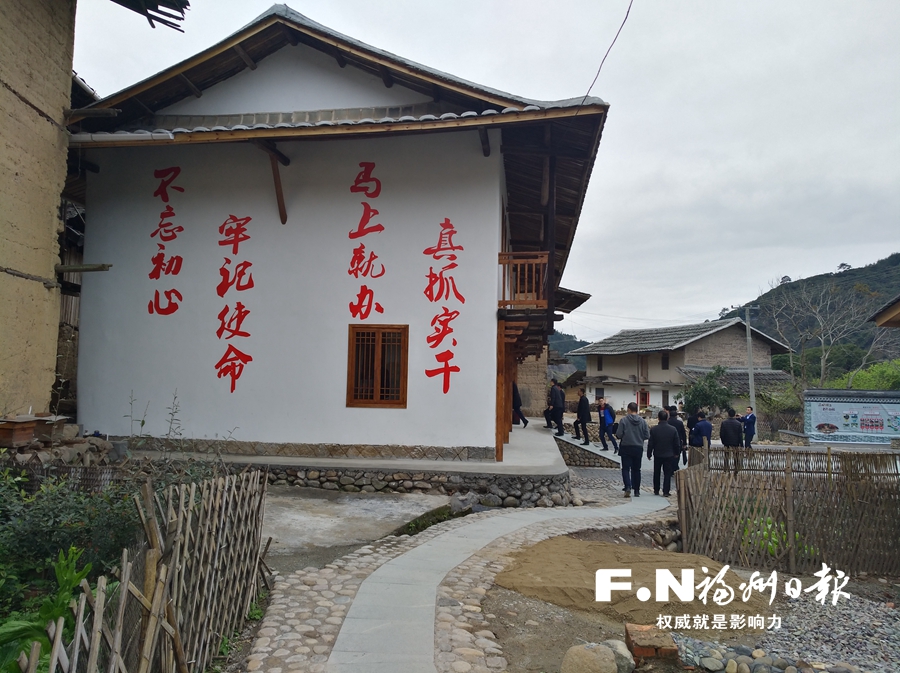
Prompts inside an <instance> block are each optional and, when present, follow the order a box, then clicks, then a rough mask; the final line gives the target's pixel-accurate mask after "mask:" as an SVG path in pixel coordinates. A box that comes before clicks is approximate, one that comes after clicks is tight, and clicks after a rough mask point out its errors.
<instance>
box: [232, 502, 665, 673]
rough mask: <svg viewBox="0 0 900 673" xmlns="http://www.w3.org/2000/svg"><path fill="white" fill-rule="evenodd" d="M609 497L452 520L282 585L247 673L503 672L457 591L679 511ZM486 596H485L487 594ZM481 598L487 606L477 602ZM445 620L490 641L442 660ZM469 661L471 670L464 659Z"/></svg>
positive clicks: (495, 649)
mask: <svg viewBox="0 0 900 673" xmlns="http://www.w3.org/2000/svg"><path fill="white" fill-rule="evenodd" d="M603 491H605V494H604V495H603V496H601V497H602V499H603V501H604V502H603V504H605V505H606V506H605V507H567V508H560V507H555V508H533V509H505V510H494V511H490V512H482V513H480V514H476V515H470V516H468V517H465V518H462V519H454V520H450V521H446V522H444V523H441V524H438V525H436V526H433V527H432V528H429V529H428V530H426V531H424V532H423V533H420V534H419V535H416V536H414V537H407V536H402V537H399V538H385V539H384V540H382V541H380V542H378V543H373V544H372V545H367V546H365V547H362V548H360V549H358V550H356V551H354V552H353V553H350V554H347V555H346V556H344V557H342V558H340V559H337V560H336V561H335V562H334V563H332V564H328V565H326V566H325V568H322V569H317V568H306V569H303V570H297V571H296V572H294V573H291V574H289V575H287V576H282V577H280V578H278V580H277V582H276V586H275V590H274V591H273V593H272V596H271V599H272V600H271V604H270V606H269V608H268V610H267V612H266V616H265V618H264V620H263V623H262V624H261V628H260V630H259V632H258V638H257V640H256V641H255V643H254V646H253V649H252V651H251V654H250V656H249V657H248V661H247V664H246V670H248V671H254V672H257V673H261V672H266V673H291V672H294V673H301V672H304V673H323V672H327V673H381V672H382V671H385V672H386V671H391V672H392V673H393V672H396V671H403V672H404V673H436V672H440V673H443V672H445V671H446V672H448V673H452V672H453V671H462V670H466V671H472V672H473V673H474V672H475V671H491V672H492V673H493V672H494V671H501V670H504V669H505V668H506V663H505V659H503V658H502V652H501V649H500V645H499V644H496V643H492V642H489V640H490V638H493V635H492V634H491V633H490V631H489V630H486V629H488V628H489V625H488V622H486V621H484V620H485V616H484V615H483V614H481V609H480V608H479V607H477V606H476V605H475V603H477V600H476V601H473V600H466V601H465V602H464V603H462V604H461V603H460V602H458V601H456V600H449V598H448V596H449V594H448V589H447V586H448V582H449V583H450V584H451V585H452V584H453V583H454V582H461V584H459V585H456V586H457V590H460V591H463V592H464V593H465V592H466V591H468V590H473V587H478V586H480V587H485V588H489V587H490V586H491V585H492V583H493V576H494V575H495V574H496V572H499V570H500V569H502V562H500V561H498V560H497V559H498V558H500V557H502V556H503V555H504V554H506V553H511V552H513V551H515V550H517V549H520V548H523V547H527V546H528V545H529V544H533V543H534V542H536V541H538V540H540V539H546V538H548V537H554V536H556V535H564V534H567V533H569V532H573V531H575V530H579V529H583V528H586V527H592V528H595V527H599V528H603V527H615V526H619V525H623V524H626V523H634V522H637V521H640V520H649V519H654V518H658V517H659V516H660V515H661V514H662V510H664V509H666V508H667V507H669V506H670V503H669V502H668V501H667V500H666V499H664V498H660V497H654V496H652V495H649V494H648V495H646V496H645V497H642V498H632V499H630V500H624V501H622V500H620V499H619V498H620V497H621V493H620V492H618V490H617V489H616V490H614V489H613V488H608V487H607V488H604V489H603ZM607 494H608V497H607ZM620 503H621V504H620ZM487 558H489V559H491V560H490V561H486V560H485V559H487ZM479 573H480V574H479ZM485 573H487V574H485ZM460 578H461V579H460ZM474 590H475V591H479V590H478V589H474ZM480 591H481V594H482V595H483V593H484V590H480ZM454 595H462V594H454ZM472 598H476V599H477V598H479V597H478V596H477V595H476V594H472V595H469V599H472ZM448 606H455V607H448ZM442 619H443V620H450V619H455V620H456V623H457V625H459V624H461V625H462V627H463V628H467V622H466V620H467V619H468V620H470V623H471V627H470V630H471V631H474V632H476V635H474V636H473V635H472V634H471V633H466V632H465V631H463V630H461V629H460V628H454V629H453V630H452V633H453V636H452V637H453V638H454V639H456V638H457V637H458V636H460V635H461V636H468V637H469V638H473V639H474V638H477V637H479V636H478V635H477V634H482V635H481V636H480V638H481V640H474V642H473V645H471V646H469V647H468V648H466V647H462V648H461V649H460V648H456V646H454V649H453V652H452V653H451V652H448V651H446V650H445V651H443V652H442V651H441V650H440V649H439V648H436V634H438V633H443V634H444V635H446V636H448V637H449V636H450V633H449V632H441V631H439V630H438V626H439V625H440V620H442ZM436 620H438V621H437V623H436ZM443 626H444V627H446V626H447V624H446V623H445V624H443ZM485 638H487V640H485ZM479 643H480V645H479ZM479 648H480V649H479ZM464 656H465V657H469V658H470V659H469V660H470V661H471V665H470V664H469V663H467V661H463V659H460V658H458V657H464ZM436 660H437V662H438V663H437V664H436Z"/></svg>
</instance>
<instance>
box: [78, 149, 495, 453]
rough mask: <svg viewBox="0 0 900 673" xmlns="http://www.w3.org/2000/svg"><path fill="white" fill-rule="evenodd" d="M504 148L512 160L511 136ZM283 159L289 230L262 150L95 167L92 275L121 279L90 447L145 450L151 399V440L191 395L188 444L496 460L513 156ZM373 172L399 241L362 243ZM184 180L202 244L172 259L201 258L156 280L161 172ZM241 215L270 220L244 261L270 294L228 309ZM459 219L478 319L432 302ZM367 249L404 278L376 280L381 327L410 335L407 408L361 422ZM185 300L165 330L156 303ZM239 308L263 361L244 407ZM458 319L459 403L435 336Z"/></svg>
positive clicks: (97, 312)
mask: <svg viewBox="0 0 900 673" xmlns="http://www.w3.org/2000/svg"><path fill="white" fill-rule="evenodd" d="M493 133H494V132H492V134H493ZM492 142H493V144H494V146H495V147H498V146H499V137H496V136H494V137H492ZM279 149H281V150H282V151H283V152H285V153H286V154H288V155H289V156H290V157H291V165H290V166H289V167H281V175H282V182H283V185H284V191H285V198H286V202H287V212H288V218H289V219H288V223H287V225H285V226H282V225H281V223H280V222H279V219H278V211H277V205H276V201H275V194H274V188H273V183H272V174H271V169H270V166H269V159H268V156H267V155H266V154H264V153H263V152H261V151H260V150H258V149H256V148H254V147H252V146H250V145H246V144H233V145H203V146H193V147H177V148H176V147H166V148H128V149H108V150H102V151H96V152H92V153H91V161H94V162H96V163H98V164H99V165H100V169H101V170H100V173H99V174H98V175H92V176H91V179H90V181H89V184H88V203H89V224H88V232H87V236H86V241H85V262H86V263H97V262H105V263H111V264H113V268H112V269H111V270H110V271H108V272H105V273H96V274H86V276H85V279H84V285H83V289H82V303H81V338H80V340H79V343H80V353H79V420H80V421H81V422H83V423H84V425H85V428H86V429H87V430H90V431H93V430H99V431H101V432H103V433H109V434H114V435H123V434H128V433H129V432H130V431H131V428H130V421H129V418H127V417H126V416H127V415H128V414H129V413H130V408H129V397H130V396H131V394H132V393H133V395H134V398H135V403H134V407H133V413H134V415H135V417H136V418H140V417H141V416H143V414H144V409H145V406H146V405H147V404H148V403H149V408H148V410H147V418H146V420H147V425H146V427H145V431H146V432H148V433H149V434H152V435H156V436H160V435H164V434H165V432H166V408H167V407H169V406H171V404H172V399H173V395H174V393H175V391H176V390H177V393H178V403H179V405H180V412H179V414H178V417H179V418H180V421H181V424H182V426H183V428H184V434H185V436H187V437H197V438H201V437H207V438H208V437H215V436H219V437H221V436H223V435H226V434H228V433H232V436H233V437H234V438H235V439H238V440H255V441H270V442H335V443H343V444H358V443H365V444H422V445H432V446H493V444H494V409H495V399H494V381H495V377H496V341H495V339H496V336H495V335H496V322H497V321H496V311H497V296H496V291H495V286H496V277H497V263H498V262H497V254H498V240H499V238H498V235H497V230H498V227H499V212H500V203H501V192H500V189H499V185H500V183H501V178H502V176H501V173H502V157H501V156H500V154H499V152H494V153H492V155H491V157H490V158H485V157H484V156H482V153H481V145H480V142H479V140H478V136H477V134H476V133H475V132H470V133H448V134H442V135H431V136H416V137H413V136H407V137H400V138H389V139H367V140H355V141H353V140H348V141H330V142H318V143H315V142H308V143H293V144H292V143H281V144H279ZM362 161H373V162H375V164H376V168H375V170H374V172H373V175H374V176H375V177H378V178H379V179H380V180H381V183H382V191H381V194H380V196H379V197H378V198H377V199H369V201H370V202H371V204H372V206H373V207H376V208H377V209H378V210H379V211H380V215H379V217H378V218H377V219H376V220H373V222H372V223H375V222H380V223H382V224H383V225H384V227H385V230H384V231H383V232H381V233H378V234H370V235H368V236H366V237H364V238H361V239H358V240H357V241H352V240H350V239H349V238H348V232H349V231H350V230H352V229H355V228H356V227H357V223H358V221H359V218H360V214H361V212H362V207H361V205H360V203H361V200H363V199H365V196H364V195H362V194H354V193H351V192H350V191H349V187H350V185H352V184H353V181H354V178H355V177H356V174H357V173H358V172H359V170H360V169H359V163H360V162H362ZM176 165H177V166H180V167H181V169H182V172H181V175H180V176H179V178H178V180H176V182H175V184H178V185H180V186H182V187H184V193H178V192H174V191H171V190H170V194H171V201H170V203H171V205H173V207H174V209H175V211H176V216H175V218H173V221H174V222H175V224H178V225H181V226H183V227H184V231H183V232H182V233H181V234H180V235H179V237H178V238H177V239H176V240H175V241H173V242H171V243H169V244H167V252H168V253H174V254H179V255H181V256H182V257H183V260H184V262H183V269H182V271H181V273H180V274H179V275H178V276H174V277H173V276H168V277H167V276H162V279H161V280H159V281H154V280H150V279H149V278H148V273H149V271H150V269H151V262H150V258H151V257H152V256H153V255H154V254H155V253H156V251H157V244H156V241H157V239H155V238H151V237H150V234H151V232H153V231H154V230H155V229H156V228H157V224H158V221H159V212H160V211H161V210H162V205H163V204H162V203H161V202H160V200H159V199H158V198H154V197H153V192H154V190H155V189H156V187H157V185H158V183H159V180H157V179H154V177H153V171H154V170H155V169H161V168H166V167H169V166H176ZM229 214H234V215H237V216H239V217H244V216H250V217H252V218H253V219H252V220H251V222H250V223H249V225H248V233H249V234H250V235H251V240H249V241H246V242H244V243H242V244H241V246H240V249H239V254H238V255H237V256H236V258H235V259H236V260H240V259H245V260H248V261H250V262H252V263H253V267H252V269H251V271H252V273H253V278H254V282H255V287H254V288H253V289H250V290H246V291H244V292H240V293H234V291H233V290H232V291H230V292H229V293H228V294H227V295H226V296H225V298H224V299H223V298H219V296H218V295H217V294H216V286H217V284H218V282H219V280H220V276H219V268H220V266H221V265H222V264H223V258H224V257H225V256H226V255H227V256H229V257H231V255H230V249H227V250H226V249H225V248H223V247H220V246H219V245H218V240H219V238H220V236H219V233H218V227H219V225H221V224H222V223H223V222H224V221H225V219H226V218H227V217H228V216H229ZM444 218H450V220H451V221H452V222H453V223H454V225H455V227H456V230H457V231H458V232H459V233H458V234H457V236H456V243H457V244H459V245H462V246H464V248H465V250H464V251H463V252H460V253H459V259H458V260H457V263H458V265H459V267H458V269H456V270H455V271H454V274H455V279H456V282H457V285H458V287H459V290H460V292H461V293H462V294H463V295H464V297H465V299H466V302H465V304H464V305H459V304H458V303H454V302H453V301H451V302H444V303H442V304H432V303H431V302H429V300H428V299H427V298H426V297H425V295H424V294H423V292H424V289H425V287H426V285H427V281H426V274H427V273H428V269H429V265H437V264H438V263H437V262H435V261H434V260H433V259H432V258H431V257H429V256H427V255H424V254H423V250H424V249H425V248H427V247H430V246H433V245H435V244H436V243H437V240H438V234H439V231H440V228H439V223H440V222H441V221H442V220H443V219H444ZM358 242H364V243H365V244H366V249H367V250H371V251H374V252H375V253H376V254H377V255H378V256H379V260H378V262H383V263H384V265H385V267H386V272H385V275H384V276H383V277H381V278H377V279H366V281H365V282H366V283H367V284H368V285H369V287H372V288H374V289H375V292H376V300H377V301H379V302H380V303H382V304H383V306H384V309H385V310H384V314H383V315H380V316H379V315H377V314H376V313H375V312H374V311H373V312H372V315H371V317H370V319H369V320H368V321H366V322H367V323H377V324H408V325H409V334H410V348H409V380H408V386H409V394H408V406H407V408H406V409H362V408H348V407H347V406H346V400H345V398H346V376H347V340H348V325H349V324H351V323H359V322H360V321H359V320H355V319H353V318H351V316H350V313H349V309H348V304H349V303H350V302H351V301H353V300H354V299H355V297H356V294H357V292H358V291H359V286H360V284H361V281H360V280H357V279H355V278H353V277H352V276H350V275H348V273H347V269H348V266H349V262H350V258H351V253H352V251H353V248H354V247H356V245H357V244H358ZM232 268H233V267H232ZM167 281H174V282H167ZM169 287H176V288H177V289H178V290H179V291H180V292H181V293H182V294H183V296H184V301H183V303H182V304H181V308H180V309H179V310H178V311H177V312H176V313H174V314H172V315H170V316H159V315H150V314H148V311H147V303H148V301H149V300H150V299H151V298H152V296H153V291H154V290H155V289H160V290H162V289H166V288H169ZM236 300H240V301H241V302H242V303H243V304H244V305H245V306H246V307H247V308H248V309H249V310H250V311H251V314H250V315H249V317H248V318H247V319H246V321H245V323H244V328H245V329H247V330H248V331H249V332H250V333H251V336H250V337H249V338H246V339H239V340H235V339H232V342H235V343H236V345H237V346H238V347H239V348H241V350H243V351H244V352H247V353H249V354H250V355H251V356H252V357H253V362H251V363H249V364H248V365H247V367H246V369H245V370H244V373H243V376H242V377H241V379H240V380H239V381H238V382H237V388H236V391H235V393H233V394H232V393H230V392H229V381H228V379H227V378H224V379H218V378H217V377H216V373H217V372H216V370H215V368H214V366H215V364H216V362H217V361H218V360H219V358H220V357H221V356H222V354H223V353H224V352H225V350H226V342H225V341H224V340H221V341H220V340H219V339H218V338H217V337H216V334H215V332H216V329H217V327H218V325H219V321H218V319H217V315H218V313H219V311H220V310H221V309H222V307H223V305H225V304H226V303H228V304H229V305H230V306H233V305H234V302H235V301H236ZM441 305H446V306H448V307H449V308H450V309H451V310H453V309H458V310H459V311H460V316H459V318H457V319H456V320H455V321H454V322H453V323H452V326H453V327H454V329H455V332H454V334H453V337H455V338H456V339H457V343H458V346H457V347H456V348H454V349H453V350H454V351H455V355H456V356H455V358H454V360H453V364H455V365H458V366H459V367H460V368H461V370H462V371H461V372H459V373H457V374H453V375H452V379H451V381H452V383H451V389H450V392H449V393H448V394H446V395H444V394H443V393H442V391H441V379H440V377H437V378H428V377H426V376H425V374H424V370H425V369H426V368H433V367H436V366H437V364H436V363H435V360H434V354H435V352H437V351H435V350H432V349H431V348H429V347H428V345H427V343H426V337H427V336H428V335H429V334H430V333H431V332H432V329H431V327H430V322H431V319H432V317H433V316H434V315H435V314H437V313H440V312H441V309H440V306H441ZM237 341H240V342H241V343H237ZM447 343H448V342H445V343H444V346H446V345H447ZM438 350H442V349H438ZM232 431H233V432H232Z"/></svg>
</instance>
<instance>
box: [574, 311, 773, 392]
mask: <svg viewBox="0 0 900 673" xmlns="http://www.w3.org/2000/svg"><path fill="white" fill-rule="evenodd" d="M751 341H752V344H753V346H752V347H753V376H754V383H755V385H756V387H757V388H758V389H761V390H762V389H765V388H767V387H772V386H778V385H781V384H783V383H786V382H787V381H790V376H789V375H788V374H787V373H786V372H783V371H780V370H773V369H772V354H773V353H775V354H778V353H787V352H788V351H789V350H790V349H789V348H788V347H787V346H786V345H785V344H783V343H781V342H780V341H777V340H775V339H773V338H772V337H770V336H768V335H767V334H763V333H762V332H760V331H759V330H757V329H754V328H752V327H751ZM567 355H585V356H587V371H586V374H585V377H584V382H583V384H582V385H584V387H585V388H586V390H587V392H588V394H589V395H591V398H592V399H593V398H595V397H605V398H606V399H607V401H608V402H609V403H610V404H612V405H613V406H614V407H615V408H617V409H621V408H624V407H625V406H626V405H627V404H628V403H629V402H636V403H637V405H638V407H639V408H641V409H643V408H645V407H648V406H669V405H671V404H674V403H675V396H676V395H677V394H678V393H680V392H681V391H682V390H683V389H684V387H685V385H687V384H688V383H690V382H692V381H695V380H697V379H698V378H699V377H701V376H703V375H704V374H706V373H708V372H709V371H710V370H711V369H712V368H713V367H715V366H717V365H719V366H722V367H725V368H726V370H727V371H726V375H725V380H724V381H723V383H724V384H726V385H727V386H728V387H729V388H731V390H732V391H733V392H734V393H735V395H736V398H737V399H736V400H735V401H736V402H737V400H738V399H740V398H742V397H745V396H746V394H747V391H748V388H749V386H748V382H749V375H748V371H749V370H748V368H747V327H746V324H745V323H744V321H743V320H741V319H740V318H732V319H729V320H713V321H710V322H704V323H699V324H696V325H679V326H677V327H657V328H652V329H632V330H622V331H621V332H618V333H617V334H614V335H613V336H611V337H609V338H608V339H603V340H602V341H598V342H596V343H592V344H590V345H588V346H583V347H582V348H579V349H577V350H574V351H571V352H569V353H567Z"/></svg>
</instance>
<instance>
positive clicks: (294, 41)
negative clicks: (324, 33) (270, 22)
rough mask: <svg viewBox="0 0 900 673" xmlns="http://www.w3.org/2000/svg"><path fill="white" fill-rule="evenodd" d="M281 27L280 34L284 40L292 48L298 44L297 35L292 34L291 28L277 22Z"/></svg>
mask: <svg viewBox="0 0 900 673" xmlns="http://www.w3.org/2000/svg"><path fill="white" fill-rule="evenodd" d="M279 25H280V26H281V32H282V33H283V34H284V38H285V39H286V40H287V41H288V42H289V43H290V45H291V46H292V47H296V46H297V45H298V44H300V38H299V37H297V33H295V32H294V29H293V28H289V27H288V26H287V24H285V23H281V22H279Z"/></svg>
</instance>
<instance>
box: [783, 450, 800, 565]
mask: <svg viewBox="0 0 900 673" xmlns="http://www.w3.org/2000/svg"><path fill="white" fill-rule="evenodd" d="M785 460H786V461H787V464H786V465H785V471H784V505H785V515H786V518H787V536H788V549H789V550H790V551H788V570H789V571H790V573H791V574H792V575H796V574H797V543H796V540H795V539H794V538H795V535H794V470H793V456H792V455H791V450H790V449H788V450H787V457H786V458H785Z"/></svg>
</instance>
